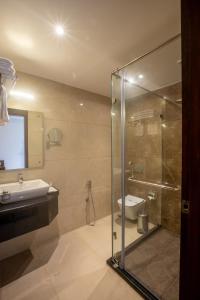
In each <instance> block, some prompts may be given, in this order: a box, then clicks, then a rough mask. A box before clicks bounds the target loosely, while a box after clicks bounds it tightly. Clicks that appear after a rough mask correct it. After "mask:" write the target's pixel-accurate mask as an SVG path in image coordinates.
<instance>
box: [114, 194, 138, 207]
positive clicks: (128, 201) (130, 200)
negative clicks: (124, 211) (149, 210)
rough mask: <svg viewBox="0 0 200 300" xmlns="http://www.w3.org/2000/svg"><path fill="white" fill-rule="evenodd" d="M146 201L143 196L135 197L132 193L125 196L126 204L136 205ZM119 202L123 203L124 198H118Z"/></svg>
mask: <svg viewBox="0 0 200 300" xmlns="http://www.w3.org/2000/svg"><path fill="white" fill-rule="evenodd" d="M143 202H144V199H142V198H139V197H135V196H132V195H127V196H126V197H125V206H135V205H138V204H140V203H143ZM118 203H119V204H122V199H121V198H120V199H118Z"/></svg>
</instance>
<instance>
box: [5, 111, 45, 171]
mask: <svg viewBox="0 0 200 300" xmlns="http://www.w3.org/2000/svg"><path fill="white" fill-rule="evenodd" d="M8 112H9V117H10V120H9V122H8V123H7V124H6V125H4V126H0V170H1V171H6V170H16V169H25V168H41V167H43V165H44V117H43V114H42V113H41V112H34V111H27V110H19V109H11V108H10V109H9V110H8Z"/></svg>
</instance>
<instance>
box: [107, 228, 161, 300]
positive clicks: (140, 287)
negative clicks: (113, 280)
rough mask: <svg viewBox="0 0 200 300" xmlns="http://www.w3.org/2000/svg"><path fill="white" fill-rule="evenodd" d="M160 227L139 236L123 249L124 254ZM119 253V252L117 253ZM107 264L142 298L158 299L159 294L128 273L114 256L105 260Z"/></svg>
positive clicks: (148, 299)
mask: <svg viewBox="0 0 200 300" xmlns="http://www.w3.org/2000/svg"><path fill="white" fill-rule="evenodd" d="M160 228H161V225H157V226H156V227H154V228H152V229H151V230H149V232H148V233H146V234H144V235H143V236H141V237H140V238H139V239H137V240H135V241H134V242H133V243H131V244H130V245H129V246H128V247H126V249H125V254H126V252H127V251H129V249H133V248H134V247H136V246H137V245H138V244H140V243H141V242H142V241H144V240H145V239H146V238H147V237H148V236H150V235H152V234H153V233H154V232H155V231H157V230H158V229H160ZM119 255H120V253H119ZM107 264H108V265H109V266H110V267H111V268H112V269H113V270H114V271H115V272H116V273H117V274H118V275H120V276H121V277H122V278H123V279H124V280H125V281H126V282H127V283H128V284H129V285H130V286H131V287H133V288H134V289H135V290H136V291H137V292H138V293H139V294H140V295H141V296H143V297H144V299H147V300H160V298H159V296H158V295H156V294H155V293H154V292H153V291H152V290H150V289H149V288H147V287H145V285H144V284H143V283H142V282H141V281H140V280H139V279H138V278H137V277H136V276H135V275H133V274H130V273H129V272H128V271H126V270H125V269H124V268H121V267H120V264H119V262H118V261H117V259H116V258H114V257H111V258H109V259H108V260H107Z"/></svg>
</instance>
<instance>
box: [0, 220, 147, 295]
mask: <svg viewBox="0 0 200 300" xmlns="http://www.w3.org/2000/svg"><path fill="white" fill-rule="evenodd" d="M116 226H118V229H119V230H120V226H119V224H118V225H116ZM110 228H111V221H110V217H106V218H103V219H101V220H98V221H97V223H96V225H95V226H94V227H93V226H83V227H81V228H78V229H76V230H74V231H71V232H69V233H67V234H65V235H63V236H62V237H61V238H60V239H59V240H58V241H51V242H49V243H48V244H45V245H43V246H41V247H40V248H37V249H32V252H33V256H34V258H33V260H32V262H30V263H29V265H28V266H26V268H25V269H23V271H22V274H25V275H23V276H21V277H20V278H19V279H17V280H15V281H13V282H11V283H9V284H7V285H5V286H4V287H3V288H2V289H1V291H0V299H1V300H26V299H27V300H46V299H47V300H54V299H56V300H62V299H65V300H121V299H126V300H129V299H130V300H140V299H142V298H141V297H140V296H139V295H138V294H137V293H136V292H135V291H134V290H133V289H132V288H131V287H130V286H129V285H128V284H127V283H126V282H125V281H124V280H122V279H121V278H120V277H119V276H118V275H117V274H116V273H115V272H114V271H113V270H112V269H110V268H109V267H108V266H107V265H106V259H107V258H109V257H110V256H111V230H110ZM133 234H134V235H135V234H136V235H137V233H136V230H135V225H134V228H132V229H131V230H130V235H127V236H129V237H130V240H131V239H132V238H133ZM30 270H32V271H31V272H30Z"/></svg>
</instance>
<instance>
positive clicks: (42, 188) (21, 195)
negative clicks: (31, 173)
mask: <svg viewBox="0 0 200 300" xmlns="http://www.w3.org/2000/svg"><path fill="white" fill-rule="evenodd" d="M48 190H49V184H48V183H46V182H45V181H43V180H41V179H36V180H27V181H23V183H19V182H14V183H7V184H0V203H2V204H9V203H12V202H17V201H21V200H26V199H31V198H36V197H41V196H45V195H46V194H47V193H48Z"/></svg>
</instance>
